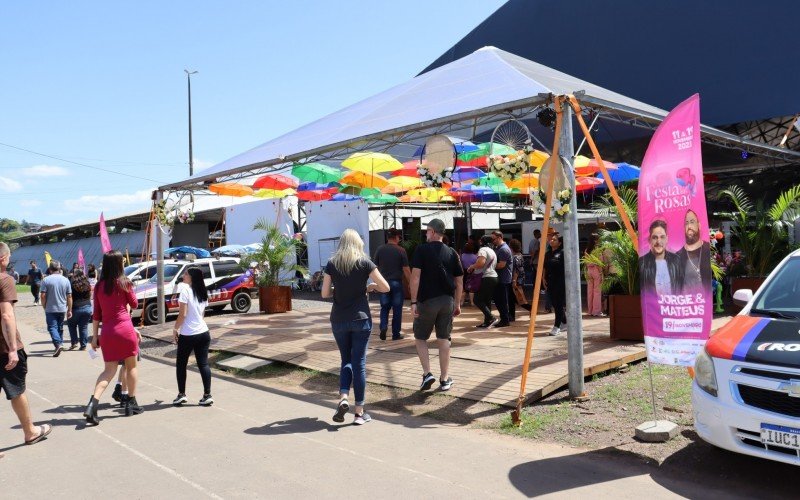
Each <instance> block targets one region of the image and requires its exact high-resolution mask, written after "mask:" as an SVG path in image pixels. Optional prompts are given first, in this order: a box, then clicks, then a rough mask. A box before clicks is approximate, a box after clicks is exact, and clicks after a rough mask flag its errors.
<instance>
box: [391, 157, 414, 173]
mask: <svg viewBox="0 0 800 500" xmlns="http://www.w3.org/2000/svg"><path fill="white" fill-rule="evenodd" d="M417 167H419V160H411V161H406V162H403V168H401V169H400V170H395V171H393V172H391V174H390V175H392V176H393V177H419V171H418V170H417Z"/></svg>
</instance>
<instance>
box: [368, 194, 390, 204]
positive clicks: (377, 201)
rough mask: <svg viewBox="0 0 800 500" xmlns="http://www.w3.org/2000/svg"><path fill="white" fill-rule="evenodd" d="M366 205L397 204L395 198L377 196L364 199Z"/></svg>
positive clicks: (383, 195) (386, 195) (382, 195)
mask: <svg viewBox="0 0 800 500" xmlns="http://www.w3.org/2000/svg"><path fill="white" fill-rule="evenodd" d="M364 200H365V201H366V202H367V203H372V204H381V205H386V204H390V203H397V202H398V199H397V196H392V195H390V194H379V195H375V196H367V197H365V198H364Z"/></svg>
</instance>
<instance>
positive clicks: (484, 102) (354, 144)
mask: <svg viewBox="0 0 800 500" xmlns="http://www.w3.org/2000/svg"><path fill="white" fill-rule="evenodd" d="M550 94H553V95H564V94H579V95H580V100H581V101H582V102H584V103H590V104H592V105H593V106H597V107H600V108H604V109H610V110H613V111H614V112H615V113H617V114H621V115H623V116H630V117H634V118H638V119H640V120H644V121H649V122H651V123H658V122H660V121H661V120H662V119H663V118H664V116H666V112H665V111H664V110H662V109H659V108H656V107H653V106H650V105H648V104H645V103H643V102H640V101H637V100H635V99H631V98H629V97H626V96H624V95H621V94H618V93H616V92H612V91H610V90H607V89H604V88H602V87H598V86H597V85H594V84H592V83H589V82H586V81H584V80H581V79H578V78H575V77H572V76H570V75H567V74H565V73H562V72H560V71H556V70H554V69H552V68H549V67H547V66H544V65H541V64H538V63H536V62H533V61H530V60H527V59H524V58H521V57H519V56H516V55H513V54H510V53H508V52H505V51H502V50H499V49H497V48H495V47H484V48H482V49H479V50H477V51H475V52H473V53H472V54H469V55H467V56H466V57H463V58H461V59H458V60H456V61H453V62H451V63H449V64H446V65H444V66H441V67H439V68H437V69H435V70H433V71H430V72H428V73H424V74H422V75H419V76H417V77H415V78H413V79H411V80H409V81H407V82H405V83H402V84H400V85H397V86H396V87H393V88H391V89H389V90H386V91H384V92H381V93H379V94H377V95H375V96H372V97H370V98H367V99H365V100H363V101H361V102H358V103H356V104H353V105H351V106H348V107H346V108H344V109H342V110H340V111H337V112H335V113H332V114H330V115H328V116H325V117H323V118H320V119H319V120H317V121H314V122H312V123H310V124H308V125H305V126H303V127H300V128H298V129H296V130H294V131H292V132H289V133H287V134H284V135H282V136H280V137H278V138H276V139H273V140H271V141H269V142H266V143H264V144H262V145H260V146H257V147H255V148H253V149H251V150H249V151H246V152H244V153H241V154H239V155H237V156H235V157H233V158H231V159H229V160H226V161H224V162H222V163H219V164H217V165H215V166H213V167H211V168H209V169H207V170H204V171H203V172H200V173H198V174H197V175H195V176H193V177H191V178H189V179H186V180H184V181H182V182H178V183H174V184H169V185H166V186H162V188H161V189H165V190H170V189H178V188H185V187H192V186H194V187H198V186H200V185H202V183H203V182H215V181H218V180H219V179H221V178H225V177H226V176H231V175H235V174H240V173H243V172H246V171H248V170H254V169H257V168H263V167H269V166H278V165H284V164H287V163H291V162H296V161H304V160H309V159H315V157H317V155H321V154H323V153H329V152H332V151H337V150H339V151H342V152H345V151H347V150H348V149H351V151H352V150H356V149H363V148H366V147H371V145H370V144H369V141H376V140H383V141H388V140H391V139H390V138H391V137H394V138H396V137H398V136H400V135H402V134H405V133H410V132H415V131H423V130H431V129H433V128H435V127H437V126H442V125H445V124H447V123H452V122H454V121H458V120H465V119H467V118H476V117H479V116H482V115H483V116H488V115H490V114H495V115H496V114H498V113H502V112H509V111H511V110H514V109H520V108H524V107H528V108H530V107H532V106H536V105H540V104H544V103H546V102H547V101H548V95H550ZM687 97H688V96H687ZM466 128H468V126H467V125H465V126H463V127H462V129H466ZM703 133H704V135H706V136H713V137H714V138H715V139H716V140H718V141H720V142H726V143H735V144H736V145H737V147H748V146H749V147H751V148H757V149H761V150H771V151H772V152H773V153H777V152H778V151H780V153H781V154H784V155H790V156H796V157H800V154H798V153H794V152H791V151H786V150H778V149H777V148H772V147H770V146H767V145H765V144H763V143H756V142H752V141H747V140H744V139H742V138H739V137H737V136H734V135H732V134H728V133H727V132H723V131H720V130H717V129H713V128H710V127H703Z"/></svg>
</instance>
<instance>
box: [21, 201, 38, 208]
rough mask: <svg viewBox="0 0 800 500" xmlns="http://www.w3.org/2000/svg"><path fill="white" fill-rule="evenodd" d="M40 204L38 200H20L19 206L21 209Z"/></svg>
mask: <svg viewBox="0 0 800 500" xmlns="http://www.w3.org/2000/svg"><path fill="white" fill-rule="evenodd" d="M41 204H42V202H41V201H39V200H21V201H20V202H19V206H21V207H38V206H40V205H41Z"/></svg>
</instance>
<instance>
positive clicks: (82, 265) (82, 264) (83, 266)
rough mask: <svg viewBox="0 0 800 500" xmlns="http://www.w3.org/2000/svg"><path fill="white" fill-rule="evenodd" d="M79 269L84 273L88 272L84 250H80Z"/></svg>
mask: <svg viewBox="0 0 800 500" xmlns="http://www.w3.org/2000/svg"><path fill="white" fill-rule="evenodd" d="M78 267H80V268H81V269H83V272H84V273H85V272H86V259H85V258H84V257H83V248H79V249H78Z"/></svg>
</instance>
